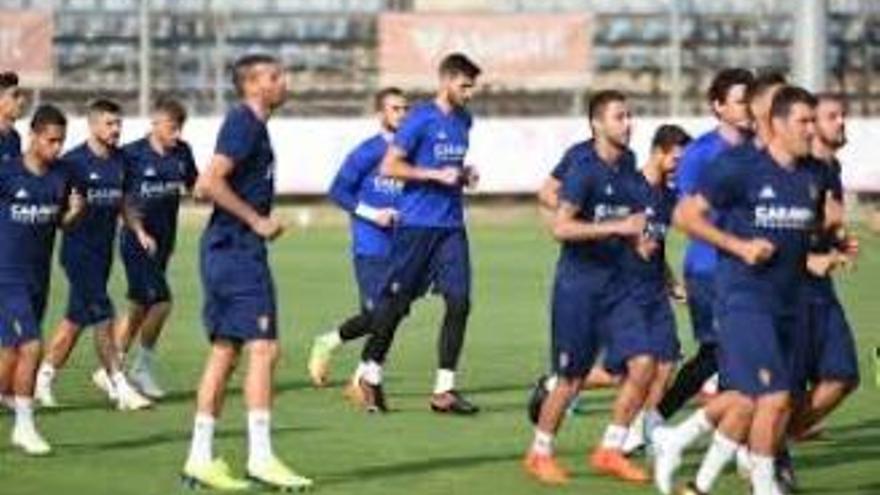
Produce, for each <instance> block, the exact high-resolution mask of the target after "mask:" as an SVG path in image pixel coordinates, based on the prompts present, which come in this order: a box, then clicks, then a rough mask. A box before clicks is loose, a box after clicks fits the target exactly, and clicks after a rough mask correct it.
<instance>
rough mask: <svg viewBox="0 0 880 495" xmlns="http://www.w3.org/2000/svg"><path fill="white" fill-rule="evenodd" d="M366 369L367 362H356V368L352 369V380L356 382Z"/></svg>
mask: <svg viewBox="0 0 880 495" xmlns="http://www.w3.org/2000/svg"><path fill="white" fill-rule="evenodd" d="M366 369H367V363H365V362H363V361H361V362H359V363H358V365H357V368H355V369H354V381H355V382H357V381H358V380H360V379H361V377H362V376H364V372H365V371H366Z"/></svg>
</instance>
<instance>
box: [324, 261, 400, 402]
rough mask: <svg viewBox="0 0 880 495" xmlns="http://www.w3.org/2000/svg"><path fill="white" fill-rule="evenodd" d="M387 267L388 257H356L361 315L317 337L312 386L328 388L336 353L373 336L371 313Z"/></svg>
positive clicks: (358, 314) (355, 269)
mask: <svg viewBox="0 0 880 495" xmlns="http://www.w3.org/2000/svg"><path fill="white" fill-rule="evenodd" d="M387 266H388V260H387V258H385V257H378V256H355V257H354V274H355V280H356V281H357V286H358V295H359V298H360V305H361V308H360V312H358V313H357V314H355V315H353V316H350V317H349V318H347V319H346V320H345V321H343V322H342V324H340V325H339V326H338V327H337V328H335V329H333V330H331V331H329V332H326V333H323V334H321V335H318V336H317V337H315V339H314V341H313V342H312V349H311V351H310V352H309V361H308V371H309V376H310V377H311V379H312V384H314V385H315V386H316V387H322V386H324V385H326V383H327V379H328V377H329V371H330V361H331V359H332V357H333V353H334V352H335V351H336V350H337V349H338V348H339V347H340V346H341V345H342V344H344V343H346V342H350V341H352V340H356V339H359V338H361V337H363V336H365V335H367V334H368V333H369V332H370V317H371V314H372V313H371V310H372V309H373V307H374V305H375V301H376V298H377V297H378V296H379V293H380V291H381V289H382V276H383V275H384V272H385V269H386V267H387Z"/></svg>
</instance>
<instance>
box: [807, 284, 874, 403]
mask: <svg viewBox="0 0 880 495" xmlns="http://www.w3.org/2000/svg"><path fill="white" fill-rule="evenodd" d="M794 342H795V357H794V371H793V381H794V391H795V392H799V393H802V392H804V391H805V390H806V388H807V386H808V385H811V384H812V385H815V384H816V383H817V382H820V381H822V380H839V381H843V382H848V383H853V384H855V383H858V382H859V362H858V356H857V354H856V344H855V340H854V339H853V333H852V329H851V328H850V326H849V323H848V322H847V320H846V315H845V314H844V310H843V307H842V306H841V304H840V302H839V301H838V300H837V298H836V297H832V298H830V299H828V300H824V301H811V302H810V303H808V304H807V308H806V310H805V311H804V312H803V313H802V314H801V319H800V320H799V323H798V328H797V332H796V334H795V338H794Z"/></svg>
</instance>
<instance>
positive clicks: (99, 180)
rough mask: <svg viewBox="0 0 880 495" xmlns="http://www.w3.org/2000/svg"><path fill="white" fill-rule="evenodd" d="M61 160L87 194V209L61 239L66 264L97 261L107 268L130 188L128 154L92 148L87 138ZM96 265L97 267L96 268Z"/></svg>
mask: <svg viewBox="0 0 880 495" xmlns="http://www.w3.org/2000/svg"><path fill="white" fill-rule="evenodd" d="M62 160H63V162H64V167H65V169H66V170H67V172H68V174H69V176H70V179H71V185H72V186H73V187H75V188H77V190H79V192H80V193H81V194H82V195H83V196H84V197H85V199H86V210H85V213H84V214H83V216H82V218H80V219H79V220H78V221H77V222H76V223H75V224H74V225H73V226H72V227H71V228H70V229H69V230H67V231H65V232H64V236H63V241H62V243H61V262H62V263H63V264H64V265H65V266H82V265H83V263H98V265H97V267H100V268H102V269H106V268H107V267H109V266H110V264H111V263H112V260H113V241H114V239H115V238H116V229H117V224H118V221H119V214H120V212H121V211H122V204H123V200H124V196H125V194H126V193H127V192H128V191H129V190H130V184H129V182H128V180H127V176H126V173H125V172H126V169H127V168H128V165H127V163H126V158H125V155H124V154H123V153H122V150H120V149H118V148H114V149H111V150H110V152H109V154H108V155H107V156H105V157H100V156H98V155H96V154H95V153H94V152H92V149H91V148H90V147H89V145H88V143H87V142H84V143H82V144H80V145H79V146H77V147H76V148H73V149H72V150H70V151H69V152H67V153H66V154H65V155H64V156H63V157H62ZM96 269H97V268H96Z"/></svg>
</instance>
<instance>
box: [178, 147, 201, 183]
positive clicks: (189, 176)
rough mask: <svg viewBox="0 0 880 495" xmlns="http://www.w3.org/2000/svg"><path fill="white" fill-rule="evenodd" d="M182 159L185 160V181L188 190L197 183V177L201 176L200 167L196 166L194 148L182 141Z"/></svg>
mask: <svg viewBox="0 0 880 495" xmlns="http://www.w3.org/2000/svg"><path fill="white" fill-rule="evenodd" d="M182 145H183V148H182V152H181V155H182V157H181V159H182V161H183V164H182V165H183V170H182V171H181V173H182V174H183V183H184V185H186V189H187V190H188V191H192V188H193V187H194V186H195V185H196V179H198V178H199V169H198V168H197V167H196V159H195V158H194V157H193V152H192V148H190V147H189V145H188V144H186V143H182Z"/></svg>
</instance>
